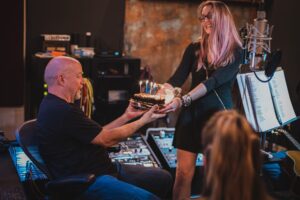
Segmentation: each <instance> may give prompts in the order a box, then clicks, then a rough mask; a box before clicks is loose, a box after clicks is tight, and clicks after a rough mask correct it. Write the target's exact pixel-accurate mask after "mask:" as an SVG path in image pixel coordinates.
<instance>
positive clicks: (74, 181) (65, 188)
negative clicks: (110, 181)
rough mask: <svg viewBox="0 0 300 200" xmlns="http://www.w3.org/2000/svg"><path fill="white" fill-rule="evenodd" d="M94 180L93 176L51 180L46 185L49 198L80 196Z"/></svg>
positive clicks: (86, 175) (81, 175)
mask: <svg viewBox="0 0 300 200" xmlns="http://www.w3.org/2000/svg"><path fill="white" fill-rule="evenodd" d="M95 180H96V176H95V175H94V174H79V175H74V176H67V177H63V178H58V179H55V180H51V181H49V182H48V183H47V184H46V190H47V192H48V193H49V194H50V196H62V194H64V195H65V196H68V197H70V195H71V196H76V195H77V197H78V195H80V194H82V193H83V192H84V191H85V190H86V189H87V188H88V187H89V186H90V185H91V184H93V183H94V182H95Z"/></svg>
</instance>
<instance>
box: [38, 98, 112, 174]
mask: <svg viewBox="0 0 300 200" xmlns="http://www.w3.org/2000/svg"><path fill="white" fill-rule="evenodd" d="M37 123H38V139H39V149H40V152H41V155H42V157H43V159H44V160H45V162H46V164H47V166H48V168H49V170H50V172H51V173H52V175H53V176H54V177H63V176H68V175H75V174H80V173H94V174H96V175H101V174H113V173H115V171H116V170H115V168H114V165H113V164H112V163H111V160H110V158H109V156H108V153H107V151H106V150H105V149H104V148H103V147H101V146H98V145H93V144H91V141H92V140H93V139H94V138H95V137H96V136H97V134H98V133H99V132H100V131H101V130H102V127H101V126H100V125H99V124H97V123H96V122H94V121H93V120H91V119H89V118H87V117H86V116H85V115H84V113H83V112H82V111H81V110H80V109H79V107H78V106H75V105H74V104H69V103H67V102H66V101H65V100H63V99H61V98H59V97H57V96H55V95H52V94H48V95H47V96H46V97H44V99H43V101H42V103H41V105H40V109H39V113H38V118H37Z"/></svg>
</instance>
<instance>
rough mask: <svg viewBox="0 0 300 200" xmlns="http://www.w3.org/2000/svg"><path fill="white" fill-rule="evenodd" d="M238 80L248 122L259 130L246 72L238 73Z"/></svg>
mask: <svg viewBox="0 0 300 200" xmlns="http://www.w3.org/2000/svg"><path fill="white" fill-rule="evenodd" d="M237 82H238V86H239V90H240V94H241V98H242V103H243V107H244V111H245V115H246V118H247V120H248V122H249V123H250V124H251V126H252V127H253V129H254V130H258V126H257V123H256V120H255V116H254V111H253V107H252V104H251V100H250V96H249V91H248V88H247V85H246V75H245V74H238V75H237Z"/></svg>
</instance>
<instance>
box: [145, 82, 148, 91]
mask: <svg viewBox="0 0 300 200" xmlns="http://www.w3.org/2000/svg"><path fill="white" fill-rule="evenodd" d="M148 82H149V81H148V80H146V86H145V87H146V89H145V93H148Z"/></svg>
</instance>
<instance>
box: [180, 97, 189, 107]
mask: <svg viewBox="0 0 300 200" xmlns="http://www.w3.org/2000/svg"><path fill="white" fill-rule="evenodd" d="M181 102H182V105H183V106H184V107H188V106H190V105H191V104H192V97H191V96H190V95H189V94H186V95H184V96H182V97H181Z"/></svg>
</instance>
